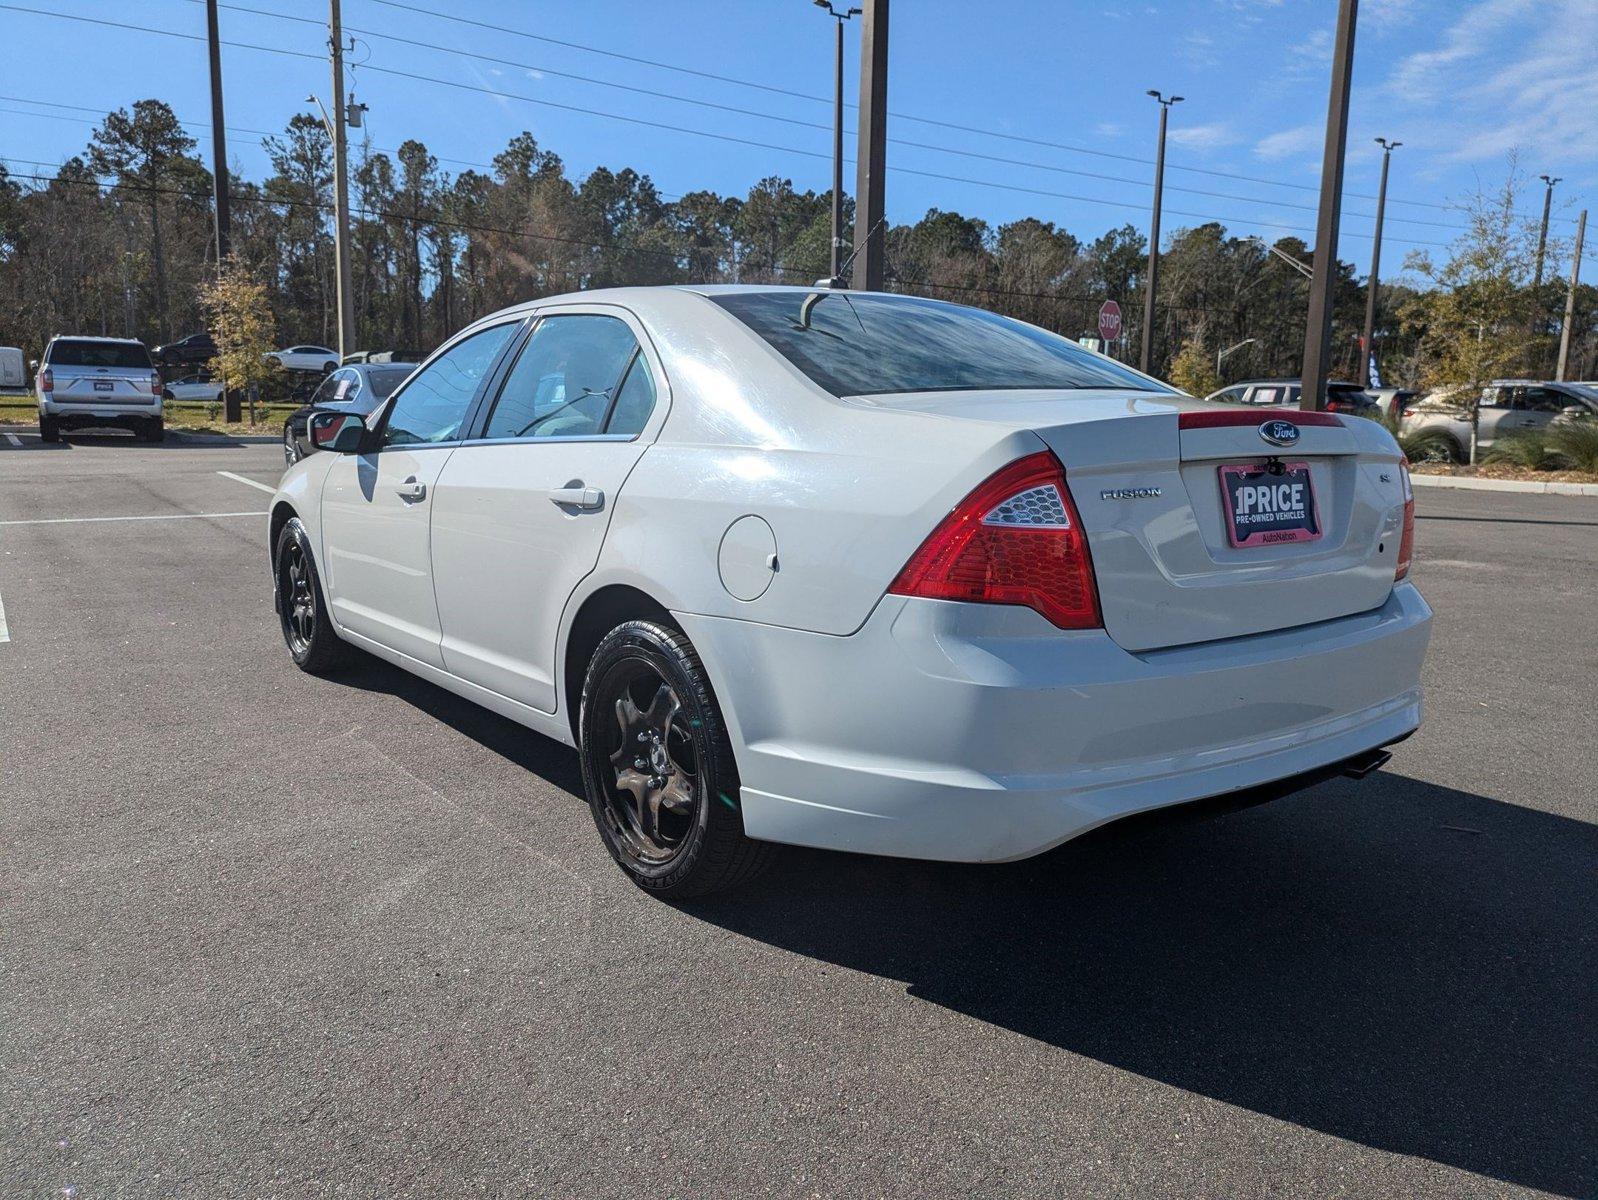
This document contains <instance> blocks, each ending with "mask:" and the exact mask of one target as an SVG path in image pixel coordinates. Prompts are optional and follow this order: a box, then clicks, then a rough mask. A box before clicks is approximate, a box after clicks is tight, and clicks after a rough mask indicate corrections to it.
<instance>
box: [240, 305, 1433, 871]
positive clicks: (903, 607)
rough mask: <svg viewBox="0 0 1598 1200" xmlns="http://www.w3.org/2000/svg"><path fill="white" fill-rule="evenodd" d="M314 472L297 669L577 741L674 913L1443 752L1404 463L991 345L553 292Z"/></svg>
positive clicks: (884, 321)
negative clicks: (351, 663) (348, 665)
mask: <svg viewBox="0 0 1598 1200" xmlns="http://www.w3.org/2000/svg"><path fill="white" fill-rule="evenodd" d="M311 440H312V441H313V442H314V443H316V444H317V445H318V446H319V447H320V448H322V449H324V450H331V451H335V453H325V454H313V455H311V456H309V457H307V458H305V459H302V460H301V461H300V462H298V463H296V464H294V465H293V466H291V467H289V468H288V470H287V471H285V472H284V475H283V479H282V481H281V484H280V486H279V489H278V491H277V493H276V495H275V496H274V497H273V500H272V507H271V516H270V518H269V529H268V535H269V538H270V543H271V550H272V556H273V563H274V578H275V584H276V590H275V596H276V607H277V610H278V613H279V618H280V623H281V627H282V633H283V637H284V640H285V642H286V643H287V646H288V649H289V652H290V654H291V655H292V657H293V660H294V662H295V663H296V664H298V665H299V666H300V667H301V668H302V669H303V670H306V671H309V672H312V673H317V672H325V671H329V670H332V669H333V668H334V667H335V666H336V664H337V662H338V660H339V658H340V657H341V655H342V654H343V653H345V652H346V651H347V650H348V649H349V648H350V647H360V648H362V649H365V650H367V651H370V652H371V653H373V654H375V655H377V656H378V657H380V658H384V659H386V660H388V661H390V662H392V663H395V664H398V665H399V666H400V667H402V668H404V669H406V670H409V671H412V672H414V673H416V674H418V675H420V676H422V677H423V678H425V679H428V680H432V681H433V682H435V683H437V684H439V685H441V686H442V687H444V688H446V689H448V690H451V691H453V692H456V693H457V694H459V695H461V696H464V697H466V698H468V699H471V700H473V701H475V702H477V703H479V704H482V705H484V706H486V707H488V708H491V709H492V710H494V711H495V712H498V713H500V714H502V715H504V716H507V717H509V718H510V719H512V720H515V721H518V722H521V723H522V724H524V725H527V726H529V727H531V728H532V729H535V730H537V731H539V732H541V733H544V734H546V735H548V736H550V737H552V738H555V739H557V740H559V741H562V742H565V743H567V744H570V745H574V746H576V747H578V749H579V753H580V759H581V763H582V770H583V779H584V786H585V790H586V793H587V796H588V800H589V804H590V807H591V809H592V813H593V816H594V820H595V823H596V825H597V827H598V830H599V835H600V837H601V838H602V839H603V841H604V843H605V845H606V847H607V848H608V850H609V851H610V853H611V855H612V856H613V857H614V858H615V860H616V862H617V863H618V864H620V866H621V867H622V869H623V870H624V871H626V872H627V874H628V875H629V876H631V878H632V879H633V880H634V881H635V882H637V883H638V884H639V885H640V886H642V887H644V888H646V889H648V890H650V891H651V892H654V893H656V894H658V895H663V896H685V895H691V894H695V893H699V892H704V891H708V890H712V889H715V888H718V887H724V886H727V885H731V884H734V883H737V882H739V881H741V880H743V879H746V878H748V877H749V876H750V875H751V874H752V873H754V872H755V871H756V870H758V868H759V867H760V865H761V863H762V862H763V860H764V859H765V858H766V857H767V843H771V842H788V843H797V844H800V845H806V846H818V847H825V848H832V849H838V850H850V851H859V852H864V853H870V854H891V855H900V856H907V857H914V858H928V859H948V860H960V861H981V862H995V861H1005V860H1010V859H1017V858H1023V857H1026V856H1028V855H1032V854H1037V853H1039V852H1041V851H1044V850H1047V849H1049V848H1050V847H1052V846H1055V845H1057V844H1059V843H1060V842H1063V841H1065V840H1066V839H1068V838H1071V837H1074V836H1076V835H1078V834H1080V833H1083V832H1084V831H1086V830H1088V829H1091V828H1093V827H1094V826H1097V825H1100V824H1103V823H1105V822H1107V821H1110V820H1114V819H1116V818H1118V817H1122V816H1125V815H1127V814H1130V813H1134V812H1139V811H1143V810H1147V809H1153V808H1159V807H1162V806H1166V805H1172V804H1179V803H1182V802H1184V801H1191V800H1196V799H1198V798H1201V797H1208V796H1215V795H1218V794H1222V793H1236V792H1238V791H1240V790H1242V789H1258V790H1254V791H1248V792H1246V793H1245V795H1246V796H1247V797H1249V798H1253V799H1261V798H1265V797H1268V796H1271V795H1277V794H1285V793H1286V792H1289V791H1292V790H1296V789H1298V788H1302V787H1305V786H1307V785H1308V784H1310V783H1311V782H1314V781H1317V780H1320V779H1323V778H1326V777H1328V776H1329V775H1333V774H1337V773H1344V774H1349V775H1353V776H1359V775H1363V774H1366V773H1368V772H1369V771H1371V770H1374V769H1375V768H1376V767H1377V766H1379V765H1380V764H1381V763H1382V762H1384V761H1385V760H1386V758H1387V757H1388V755H1387V752H1386V751H1385V750H1383V749H1382V748H1383V747H1385V746H1388V745H1390V744H1391V743H1393V742H1395V741H1397V740H1399V739H1401V738H1404V737H1406V736H1407V735H1408V734H1410V733H1412V732H1413V731H1414V730H1415V728H1416V727H1417V725H1418V724H1419V721H1420V668H1421V660H1422V657H1423V655H1424V652H1425V649H1426V643H1427V638H1428V634H1429V630H1430V622H1431V612H1430V610H1429V609H1428V608H1427V606H1426V603H1425V601H1424V600H1422V599H1421V597H1420V594H1419V593H1418V592H1417V591H1416V590H1415V588H1414V587H1413V586H1412V584H1411V583H1410V582H1409V580H1408V578H1407V575H1408V572H1409V565H1410V558H1411V555H1412V553H1413V546H1414V535H1413V530H1414V499H1413V493H1412V492H1411V490H1410V487H1409V476H1408V473H1407V471H1406V470H1405V467H1404V464H1403V460H1402V457H1401V455H1400V453H1399V450H1398V447H1397V445H1396V443H1395V442H1394V440H1393V438H1392V436H1391V435H1390V434H1389V433H1388V432H1387V430H1385V429H1384V428H1382V426H1381V425H1379V424H1377V423H1376V422H1374V421H1362V420H1352V419H1349V418H1345V417H1340V416H1337V415H1334V414H1330V413H1322V412H1316V413H1288V412H1286V411H1279V410H1269V411H1266V412H1264V413H1259V412H1252V411H1247V410H1228V409H1222V408H1218V407H1217V406H1215V405H1209V404H1205V403H1203V402H1202V401H1199V400H1195V399H1193V398H1192V397H1187V396H1181V395H1177V394H1173V393H1172V392H1171V391H1170V389H1169V388H1168V387H1167V386H1166V385H1164V384H1162V383H1160V382H1159V381H1158V380H1154V379H1151V378H1149V377H1148V376H1146V375H1142V374H1139V373H1138V372H1136V371H1133V370H1131V369H1130V368H1127V367H1124V366H1122V365H1121V364H1119V363H1116V362H1113V361H1111V360H1109V359H1106V358H1104V357H1102V356H1099V355H1096V354H1093V353H1091V352H1090V351H1088V350H1085V349H1083V348H1082V347H1080V346H1078V345H1077V344H1076V343H1074V342H1072V341H1070V340H1068V339H1065V338H1061V337H1059V336H1057V335H1055V334H1052V333H1048V332H1046V331H1044V330H1042V329H1038V328H1035V327H1033V326H1030V325H1025V324H1023V323H1021V322H1019V321H1015V320H1012V319H1010V318H1008V317H1002V316H999V315H997V314H994V313H989V312H984V311H980V310H976V309H970V308H964V307H960V306H956V305H952V304H946V303H943V302H940V301H934V300H926V299H921V298H917V297H911V296H902V295H883V294H873V293H855V292H846V291H828V290H815V289H803V288H774V287H760V286H719V287H662V288H624V289H614V290H608V291H596V292H591V293H587V294H580V295H569V296H556V297H553V298H549V299H545V300H539V301H536V302H534V303H530V304H524V305H520V306H518V307H514V308H510V309H506V310H504V311H503V312H500V313H496V314H494V315H493V316H489V317H485V318H483V319H482V320H480V321H478V322H476V323H475V324H473V325H472V326H470V327H469V328H467V329H466V330H464V331H463V332H461V333H460V334H458V335H457V336H456V337H454V338H453V339H451V340H450V341H449V342H448V343H446V344H445V345H444V347H443V348H442V349H441V350H439V351H437V352H435V353H434V354H433V355H432V356H430V357H429V358H428V359H427V361H426V362H425V363H424V364H423V365H422V366H421V367H419V368H418V369H417V370H416V372H415V373H414V374H412V375H411V376H410V378H409V379H407V380H406V382H405V383H404V384H403V385H402V386H401V387H400V388H399V389H398V390H397V391H396V392H395V393H394V395H393V396H391V397H390V398H389V401H388V402H387V403H386V404H384V405H383V406H382V407H381V408H380V409H378V410H377V411H376V412H375V413H374V414H373V416H372V419H371V421H370V422H368V421H366V420H365V419H363V418H361V417H360V416H357V415H355V414H352V413H342V412H326V413H316V414H314V415H313V416H312V418H311ZM1321 500H1324V501H1326V502H1325V503H1324V504H1322V503H1320V501H1321ZM329 703H330V704H332V703H336V701H335V700H333V699H332V698H331V697H330V700H329ZM526 836H530V837H537V836H538V834H537V832H536V831H532V830H530V831H528V832H527V833H526Z"/></svg>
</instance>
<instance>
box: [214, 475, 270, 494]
mask: <svg viewBox="0 0 1598 1200" xmlns="http://www.w3.org/2000/svg"><path fill="white" fill-rule="evenodd" d="M217 474H218V475H220V476H221V477H222V478H223V479H231V480H232V481H233V482H234V483H242V484H246V485H248V486H249V487H252V488H260V489H261V490H262V491H263V492H272V493H274V494H275V493H276V492H277V489H276V488H275V487H273V486H272V485H271V484H269V483H257V482H256V481H255V480H253V479H246V478H244V476H242V475H235V474H233V472H232V471H218V472H217Z"/></svg>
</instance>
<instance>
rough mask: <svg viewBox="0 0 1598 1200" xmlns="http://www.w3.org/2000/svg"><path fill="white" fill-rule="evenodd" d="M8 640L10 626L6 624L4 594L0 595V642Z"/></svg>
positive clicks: (9, 638)
mask: <svg viewBox="0 0 1598 1200" xmlns="http://www.w3.org/2000/svg"><path fill="white" fill-rule="evenodd" d="M10 640H11V627H10V626H9V625H7V624H6V601H5V597H4V596H0V642H9V641H10Z"/></svg>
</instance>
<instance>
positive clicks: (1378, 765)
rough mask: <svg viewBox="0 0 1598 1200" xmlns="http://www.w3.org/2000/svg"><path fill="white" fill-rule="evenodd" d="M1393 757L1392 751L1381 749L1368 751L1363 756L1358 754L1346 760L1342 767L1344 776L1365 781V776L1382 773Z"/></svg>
mask: <svg viewBox="0 0 1598 1200" xmlns="http://www.w3.org/2000/svg"><path fill="white" fill-rule="evenodd" d="M1392 757H1393V752H1392V751H1391V750H1383V749H1379V748H1378V749H1376V750H1367V751H1365V752H1364V753H1363V754H1356V755H1354V757H1352V758H1349V759H1345V760H1344V762H1343V766H1342V774H1343V775H1345V776H1346V777H1347V778H1349V779H1364V778H1365V776H1367V775H1369V774H1371V773H1372V772H1373V771H1380V770H1381V769H1382V768H1383V767H1385V766H1386V765H1387V764H1388V763H1389V762H1390V761H1392Z"/></svg>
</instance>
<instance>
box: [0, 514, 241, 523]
mask: <svg viewBox="0 0 1598 1200" xmlns="http://www.w3.org/2000/svg"><path fill="white" fill-rule="evenodd" d="M264 516H266V514H265V513H264V512H225V513H156V514H154V515H152V516H148V517H34V518H32V519H31V520H27V521H0V525H92V524H96V523H98V522H102V521H198V520H203V519H205V518H207V517H264Z"/></svg>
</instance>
